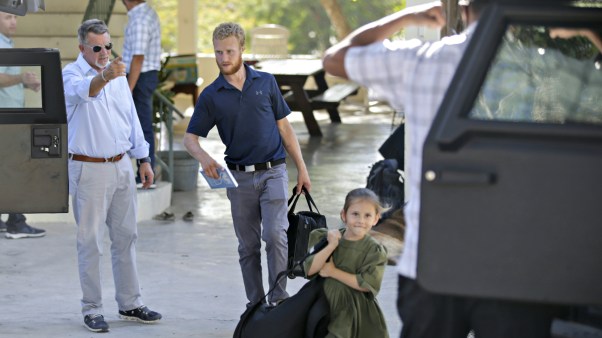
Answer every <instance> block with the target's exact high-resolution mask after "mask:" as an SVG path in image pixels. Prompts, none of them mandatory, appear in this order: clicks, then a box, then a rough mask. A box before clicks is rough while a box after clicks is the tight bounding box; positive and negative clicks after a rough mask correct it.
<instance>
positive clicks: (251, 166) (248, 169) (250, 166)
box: [245, 164, 255, 172]
mask: <svg viewBox="0 0 602 338" xmlns="http://www.w3.org/2000/svg"><path fill="white" fill-rule="evenodd" d="M245 171H246V172H249V171H255V165H254V164H251V165H246V166H245Z"/></svg>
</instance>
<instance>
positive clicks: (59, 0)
mask: <svg viewBox="0 0 602 338" xmlns="http://www.w3.org/2000/svg"><path fill="white" fill-rule="evenodd" d="M45 4H46V9H45V10H44V13H56V12H63V13H64V12H82V13H84V12H85V11H86V8H87V7H88V1H87V0H76V1H74V0H50V1H45ZM116 12H117V13H125V12H126V9H125V6H123V4H122V3H121V1H115V6H114V7H113V13H116Z"/></svg>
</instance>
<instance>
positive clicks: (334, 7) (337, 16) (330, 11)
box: [320, 0, 351, 41]
mask: <svg viewBox="0 0 602 338" xmlns="http://www.w3.org/2000/svg"><path fill="white" fill-rule="evenodd" d="M320 3H321V4H322V7H324V9H325V10H326V14H327V15H328V17H329V18H330V22H331V23H332V25H333V26H334V30H335V32H336V34H337V38H338V39H339V41H340V40H342V39H343V38H344V37H346V36H347V35H349V33H351V27H349V23H348V22H347V19H346V18H345V16H344V15H343V10H342V9H341V6H340V5H339V3H338V2H337V0H320Z"/></svg>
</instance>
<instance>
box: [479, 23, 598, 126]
mask: <svg viewBox="0 0 602 338" xmlns="http://www.w3.org/2000/svg"><path fill="white" fill-rule="evenodd" d="M551 30H556V32H557V31H558V28H550V27H544V26H534V25H509V26H508V28H507V30H506V33H505V36H504V38H503V40H502V42H501V44H500V46H499V48H498V51H497V55H496V57H495V59H494V61H493V62H492V65H491V67H490V69H489V71H488V73H487V77H486V80H485V82H484V84H483V86H482V88H481V90H480V93H479V95H478V96H477V98H476V101H475V104H474V106H473V108H472V110H471V111H470V113H469V118H472V119H480V120H503V121H514V122H538V123H541V122H543V123H554V124H565V123H586V124H594V125H602V69H601V63H602V62H601V58H600V51H599V50H598V49H597V48H596V46H595V45H594V44H593V43H592V42H591V41H590V40H589V39H588V38H586V37H584V36H577V37H571V38H566V37H565V38H552V37H551V36H550V31H551Z"/></svg>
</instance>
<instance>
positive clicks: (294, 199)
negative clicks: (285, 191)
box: [288, 186, 321, 214]
mask: <svg viewBox="0 0 602 338" xmlns="http://www.w3.org/2000/svg"><path fill="white" fill-rule="evenodd" d="M302 191H303V193H304V196H305V200H306V202H307V207H309V211H311V212H314V210H313V209H312V206H313V207H314V208H315V209H316V212H317V213H318V214H321V213H320V210H318V206H317V205H316V202H314V199H313V198H312V197H311V195H310V194H309V191H307V189H305V187H303V188H302ZM300 196H301V194H299V195H297V187H296V186H295V187H293V195H292V196H291V197H290V198H289V199H288V206H289V210H288V213H289V214H292V213H294V212H295V207H296V206H297V201H298V200H299V197H300ZM291 202H292V203H293V205H292V206H291Z"/></svg>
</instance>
